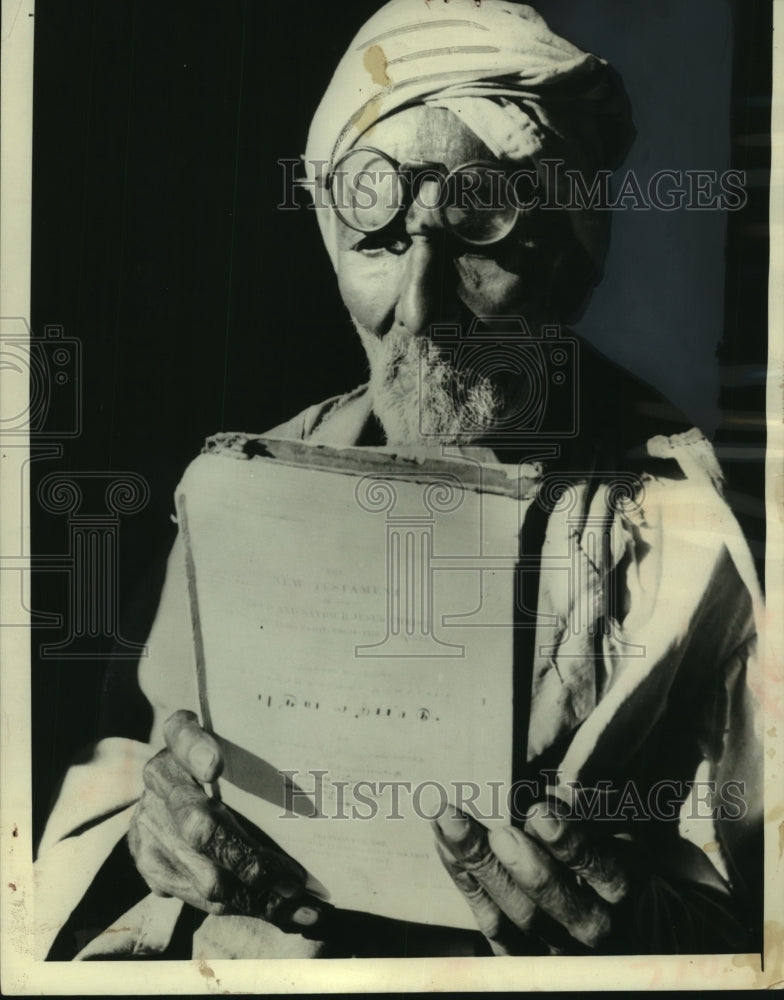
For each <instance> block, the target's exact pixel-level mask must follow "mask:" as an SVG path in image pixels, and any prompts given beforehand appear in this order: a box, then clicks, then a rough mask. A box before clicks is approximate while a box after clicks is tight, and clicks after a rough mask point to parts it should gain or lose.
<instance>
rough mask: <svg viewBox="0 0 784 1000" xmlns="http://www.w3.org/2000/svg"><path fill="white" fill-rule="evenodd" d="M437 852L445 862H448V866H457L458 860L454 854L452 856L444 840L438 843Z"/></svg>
mask: <svg viewBox="0 0 784 1000" xmlns="http://www.w3.org/2000/svg"><path fill="white" fill-rule="evenodd" d="M436 851H437V852H438V853H439V854H440V855H441V857H442V858H443V860H444V861H446V863H447V864H452V865H456V864H457V858H456V857H455V856H454V854H452V852H451V851H450V850H449V848H448V847H447V846H446V844H445V843H444V842H443V840H441V841H438V840H437V841H436Z"/></svg>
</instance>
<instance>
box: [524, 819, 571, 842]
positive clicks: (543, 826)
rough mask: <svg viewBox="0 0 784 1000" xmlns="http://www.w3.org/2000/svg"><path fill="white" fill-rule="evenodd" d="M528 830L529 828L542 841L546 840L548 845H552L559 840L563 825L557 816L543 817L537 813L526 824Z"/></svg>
mask: <svg viewBox="0 0 784 1000" xmlns="http://www.w3.org/2000/svg"><path fill="white" fill-rule="evenodd" d="M525 828H526V830H528V829H529V828H530V829H531V830H533V832H534V833H535V834H536V836H537V837H539V839H540V840H546V841H547V842H548V843H552V842H553V841H554V840H558V838H559V837H560V836H561V833H562V832H563V823H562V821H561V820H560V819H558V817H557V816H548V815H543V814H542V813H535V814H534V815H533V816H532V817H531V818H530V819H529V820H528V822H527V823H526V824H525Z"/></svg>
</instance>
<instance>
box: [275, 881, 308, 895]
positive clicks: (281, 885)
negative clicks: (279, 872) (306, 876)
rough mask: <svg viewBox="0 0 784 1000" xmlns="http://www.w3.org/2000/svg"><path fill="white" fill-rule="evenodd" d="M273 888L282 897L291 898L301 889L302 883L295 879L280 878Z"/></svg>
mask: <svg viewBox="0 0 784 1000" xmlns="http://www.w3.org/2000/svg"><path fill="white" fill-rule="evenodd" d="M273 889H274V890H275V892H276V893H277V894H278V895H279V896H282V897H283V898H284V899H291V897H292V896H296V895H297V893H298V892H300V891H301V889H302V883H301V882H297V881H296V880H295V879H281V880H280V881H279V882H276V883H275V885H274V886H273Z"/></svg>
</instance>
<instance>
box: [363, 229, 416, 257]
mask: <svg viewBox="0 0 784 1000" xmlns="http://www.w3.org/2000/svg"><path fill="white" fill-rule="evenodd" d="M410 246H411V240H410V238H409V237H408V235H407V234H406V233H399V232H389V231H385V230H383V229H382V230H379V232H377V233H368V234H367V236H365V237H363V239H361V240H360V241H359V243H357V244H356V246H355V247H354V249H355V250H357V251H359V252H360V253H364V254H366V255H367V256H377V255H379V254H382V253H391V254H395V255H398V256H399V255H400V254H404V253H405V252H406V250H408V248H409V247H410Z"/></svg>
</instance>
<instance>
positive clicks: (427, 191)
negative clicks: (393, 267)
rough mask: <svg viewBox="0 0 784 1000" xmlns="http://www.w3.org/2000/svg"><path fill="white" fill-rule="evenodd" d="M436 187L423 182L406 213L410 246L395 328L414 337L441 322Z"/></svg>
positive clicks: (442, 244)
mask: <svg viewBox="0 0 784 1000" xmlns="http://www.w3.org/2000/svg"><path fill="white" fill-rule="evenodd" d="M438 192H439V188H438V184H437V182H436V181H435V180H433V181H430V180H428V181H426V182H425V183H424V184H423V185H422V187H421V188H420V189H419V191H418V193H417V197H416V198H415V199H414V201H413V203H412V205H411V207H410V208H409V210H408V212H407V213H406V232H407V233H408V235H409V237H410V239H411V246H409V248H408V250H406V253H405V259H404V265H403V268H402V272H401V275H400V285H399V290H398V299H397V304H396V307H395V325H396V326H397V327H398V328H403V329H405V330H406V331H408V333H410V334H411V335H412V336H414V337H426V336H427V335H428V334H429V332H430V325H431V324H432V323H433V322H436V321H444V320H445V319H446V318H447V317H445V316H442V315H441V314H442V312H443V307H444V305H445V303H444V301H443V299H444V293H445V292H446V289H445V288H444V277H445V273H446V272H445V268H444V264H445V263H446V262H445V260H444V253H445V250H446V247H445V242H446V241H445V236H446V234H445V232H444V225H443V222H442V220H441V213H440V211H439V210H438V209H437V208H436V207H435V206H436V205H437V204H438Z"/></svg>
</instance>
